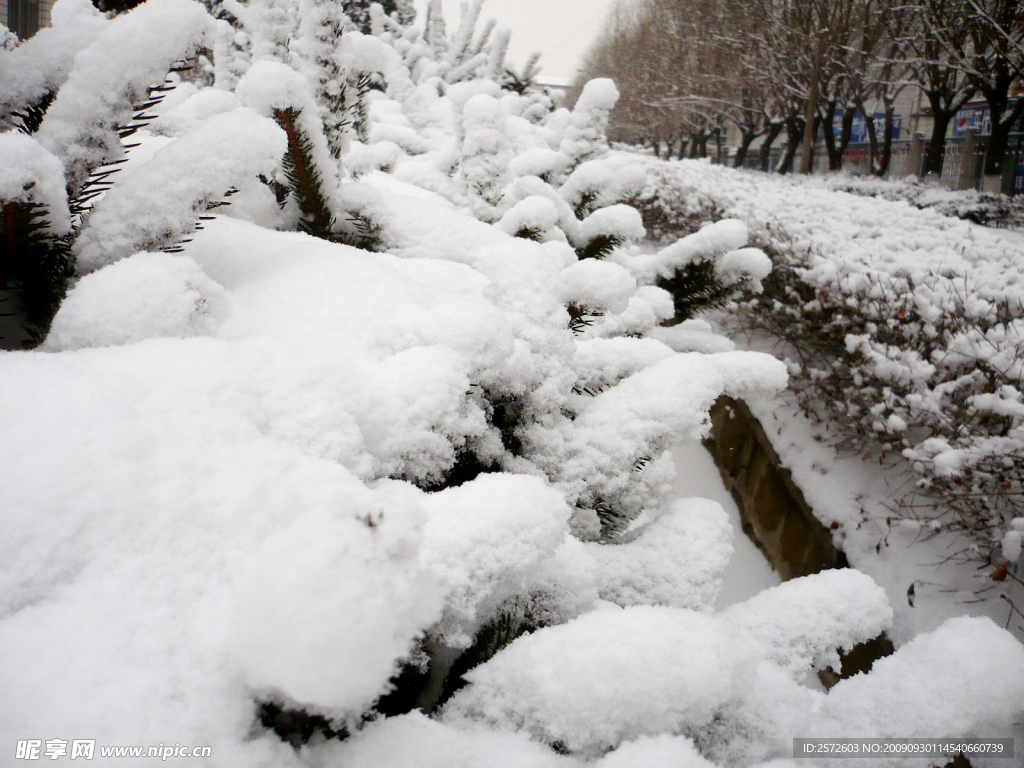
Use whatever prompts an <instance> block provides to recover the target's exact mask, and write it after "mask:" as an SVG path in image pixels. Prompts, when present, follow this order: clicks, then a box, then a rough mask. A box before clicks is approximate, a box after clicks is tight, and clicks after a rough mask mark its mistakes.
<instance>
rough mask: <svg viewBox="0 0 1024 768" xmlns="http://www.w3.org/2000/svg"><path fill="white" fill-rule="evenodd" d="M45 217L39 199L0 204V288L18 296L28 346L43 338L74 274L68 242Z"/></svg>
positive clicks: (45, 213)
mask: <svg viewBox="0 0 1024 768" xmlns="http://www.w3.org/2000/svg"><path fill="white" fill-rule="evenodd" d="M47 219H48V212H47V208H46V206H44V205H40V204H38V203H18V202H9V203H6V204H4V206H3V207H2V208H0V290H13V291H15V292H16V293H17V295H18V296H19V298H20V299H21V304H22V309H23V312H24V320H25V322H26V323H27V324H28V326H27V327H26V328H25V330H26V332H27V333H28V334H29V336H30V337H31V341H30V342H28V343H27V346H29V347H33V346H35V345H36V344H38V343H40V342H41V341H42V340H43V339H44V338H45V336H46V333H47V331H48V330H49V328H50V322H51V321H52V320H53V316H54V315H55V314H56V313H57V308H58V307H59V306H60V302H61V300H62V299H63V298H64V294H65V293H66V292H67V289H68V285H69V283H70V282H71V278H72V277H73V276H74V273H75V260H74V256H73V255H72V253H71V247H70V244H69V243H68V242H67V241H66V240H64V239H62V238H59V237H56V236H54V235H53V234H52V233H51V232H50V231H49V229H48V227H47Z"/></svg>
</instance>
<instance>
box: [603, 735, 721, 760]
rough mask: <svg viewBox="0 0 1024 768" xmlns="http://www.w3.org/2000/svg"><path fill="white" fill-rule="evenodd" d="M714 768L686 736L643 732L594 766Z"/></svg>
mask: <svg viewBox="0 0 1024 768" xmlns="http://www.w3.org/2000/svg"><path fill="white" fill-rule="evenodd" d="M662 766H672V767H673V768H711V766H713V763H710V762H708V761H707V760H705V759H704V758H703V757H701V756H700V753H699V752H697V748H696V747H695V746H694V744H693V741H691V740H690V739H688V738H686V737H685V736H644V737H641V738H639V739H637V740H636V741H628V742H626V743H625V744H623V745H622V746H620V747H619V748H618V749H616V750H615V751H614V752H610V753H609V754H608V755H606V756H605V757H603V758H601V759H600V760H598V761H597V763H595V768H661V767H662Z"/></svg>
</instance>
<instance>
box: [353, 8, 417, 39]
mask: <svg viewBox="0 0 1024 768" xmlns="http://www.w3.org/2000/svg"><path fill="white" fill-rule="evenodd" d="M374 2H379V3H380V5H381V6H382V7H383V8H384V13H386V14H387V15H388V16H390V15H391V14H393V13H397V14H398V23H399V24H402V25H406V24H412V22H413V21H414V20H415V19H416V10H415V9H414V8H413V6H412V3H411V2H405V1H403V0H373V2H371V0H342V2H341V9H342V11H343V12H344V14H345V15H346V16H348V17H349V19H351V20H352V23H353V24H354V25H355V27H356V29H358V30H359V31H360V32H362V33H363V34H364V35H368V34H370V29H371V24H370V6H371V5H373V4H374Z"/></svg>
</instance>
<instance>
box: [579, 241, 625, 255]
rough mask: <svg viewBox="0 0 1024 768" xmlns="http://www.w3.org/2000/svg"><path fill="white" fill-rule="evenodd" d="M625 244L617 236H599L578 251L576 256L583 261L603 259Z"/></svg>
mask: <svg viewBox="0 0 1024 768" xmlns="http://www.w3.org/2000/svg"><path fill="white" fill-rule="evenodd" d="M623 242H625V241H624V240H623V238H621V237H618V236H616V235H598V236H597V237H595V238H593V239H592V240H591V241H590V242H589V243H587V244H586V245H584V246H581V247H579V248H577V249H576V255H577V256H578V257H579V258H580V260H583V259H603V258H604V257H605V256H607V255H608V254H609V253H611V252H612V251H614V250H615V249H616V248H618V247H619V246H620V245H622V243H623Z"/></svg>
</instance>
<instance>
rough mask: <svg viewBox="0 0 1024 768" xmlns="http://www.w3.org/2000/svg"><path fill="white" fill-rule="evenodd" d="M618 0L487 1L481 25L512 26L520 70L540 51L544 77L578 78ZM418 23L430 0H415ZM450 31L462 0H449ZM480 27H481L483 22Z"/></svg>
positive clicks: (446, 7) (511, 53)
mask: <svg viewBox="0 0 1024 768" xmlns="http://www.w3.org/2000/svg"><path fill="white" fill-rule="evenodd" d="M613 2H614V0H485V1H484V9H483V11H482V12H481V14H480V19H481V21H480V25H482V24H483V22H485V21H486V20H487V19H489V18H494V19H497V21H498V24H504V25H506V26H508V27H509V28H511V30H512V43H511V45H510V46H509V61H510V62H512V64H514V65H515V66H516V67H517V68H518V67H521V66H522V65H523V64H524V63H525V61H526V58H527V57H528V56H529V55H530V54H531V53H533V52H534V51H540V52H541V53H543V54H544V55H543V56H542V57H541V60H540V63H541V66H542V67H543V69H542V72H541V78H542V79H543V78H544V77H558V78H567V79H570V80H571V79H572V78H573V76H574V75H575V74H576V68H577V67H578V66H579V62H580V58H581V57H582V56H583V53H584V51H586V49H587V47H588V46H589V45H590V43H591V41H593V39H594V37H595V36H596V35H597V33H598V32H599V31H600V29H601V25H602V23H603V21H604V17H605V13H606V11H607V10H608V8H609V6H611V5H612V3H613ZM415 4H416V11H417V16H416V21H417V23H418V24H420V25H421V26H422V24H423V21H424V19H425V18H426V13H427V11H426V8H427V0H415ZM444 19H445V23H446V25H447V29H448V32H449V34H451V33H452V32H453V31H454V30H455V28H457V27H458V25H459V0H444ZM478 28H479V25H478Z"/></svg>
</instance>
